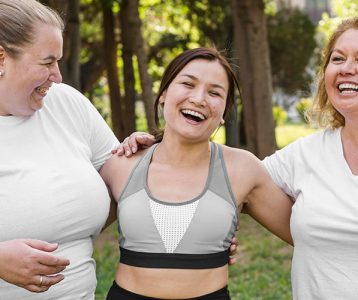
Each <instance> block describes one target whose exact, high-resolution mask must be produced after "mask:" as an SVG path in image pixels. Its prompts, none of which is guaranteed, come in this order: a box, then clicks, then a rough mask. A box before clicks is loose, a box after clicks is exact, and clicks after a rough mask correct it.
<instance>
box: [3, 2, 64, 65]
mask: <svg viewBox="0 0 358 300" xmlns="http://www.w3.org/2000/svg"><path fill="white" fill-rule="evenodd" d="M39 24H47V25H52V26H55V27H58V28H59V29H60V30H61V32H63V30H64V23H63V20H62V18H61V17H60V16H59V14H58V13H57V12H56V11H54V10H53V9H51V8H50V7H47V6H45V5H43V4H41V3H40V2H38V1H36V0H0V46H2V47H3V48H4V49H5V51H6V52H7V53H8V54H9V55H10V56H11V57H14V58H16V57H18V56H19V55H20V54H21V53H22V49H23V48H24V47H25V46H27V45H29V44H31V43H32V42H33V40H34V39H35V29H36V26H37V25H39Z"/></svg>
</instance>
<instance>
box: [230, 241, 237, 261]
mask: <svg viewBox="0 0 358 300" xmlns="http://www.w3.org/2000/svg"><path fill="white" fill-rule="evenodd" d="M236 252H237V239H236V237H233V239H232V240H231V245H230V251H229V265H234V264H236V261H237V260H236Z"/></svg>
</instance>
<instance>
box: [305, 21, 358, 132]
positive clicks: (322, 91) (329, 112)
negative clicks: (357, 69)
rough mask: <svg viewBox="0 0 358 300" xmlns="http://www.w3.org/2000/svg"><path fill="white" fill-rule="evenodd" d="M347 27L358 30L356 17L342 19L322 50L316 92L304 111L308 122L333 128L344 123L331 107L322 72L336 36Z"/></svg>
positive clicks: (336, 38) (324, 69) (327, 61)
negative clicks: (310, 106)
mask: <svg viewBox="0 0 358 300" xmlns="http://www.w3.org/2000/svg"><path fill="white" fill-rule="evenodd" d="M349 29H356V30H358V17H354V18H350V19H346V20H344V21H342V22H341V24H340V25H339V26H338V27H337V28H336V30H335V31H334V32H333V34H332V35H331V37H330V39H329V40H328V44H327V46H326V47H325V49H324V50H323V55H322V64H321V67H320V70H319V72H318V77H317V92H316V95H315V98H314V101H313V105H312V108H310V109H309V110H308V111H307V113H306V117H307V119H308V120H309V121H310V123H313V124H316V125H319V126H322V127H330V128H333V129H335V128H338V127H341V126H344V125H345V119H344V117H343V116H342V114H341V113H340V112H339V111H337V110H336V109H335V108H334V107H333V105H332V103H331V101H330V100H329V99H328V95H327V91H326V85H325V82H324V73H325V71H326V68H327V65H328V63H329V60H330V58H331V54H332V51H333V48H334V46H335V44H336V42H337V40H338V38H339V37H340V36H341V35H342V34H343V33H344V32H346V31H347V30H349Z"/></svg>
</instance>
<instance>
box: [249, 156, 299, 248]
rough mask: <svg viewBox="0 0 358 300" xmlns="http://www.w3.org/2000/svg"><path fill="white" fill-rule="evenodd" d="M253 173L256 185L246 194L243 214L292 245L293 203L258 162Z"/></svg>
mask: <svg viewBox="0 0 358 300" xmlns="http://www.w3.org/2000/svg"><path fill="white" fill-rule="evenodd" d="M255 173H256V178H257V184H256V186H255V187H254V188H253V189H252V190H251V192H250V193H249V194H248V197H247V202H246V203H245V206H244V212H246V213H248V214H249V215H250V216H251V217H252V218H253V219H255V220H256V221H257V222H259V223H260V224H261V225H263V226H264V227H266V228H267V229H268V230H270V231H271V232H272V233H274V234H275V235H277V236H278V237H279V238H281V239H282V240H284V241H286V242H287V243H289V244H291V245H293V240H292V236H291V232H290V217H291V210H292V206H293V201H292V200H291V199H290V198H289V197H288V196H287V195H286V194H285V193H284V192H283V191H282V190H281V189H280V188H279V187H278V186H277V185H276V184H275V183H274V182H273V180H272V179H271V177H270V175H269V174H268V172H267V170H266V169H265V167H264V166H263V164H262V163H261V162H259V161H258V164H257V167H256V168H255Z"/></svg>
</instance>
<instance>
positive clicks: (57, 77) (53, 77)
mask: <svg viewBox="0 0 358 300" xmlns="http://www.w3.org/2000/svg"><path fill="white" fill-rule="evenodd" d="M49 80H50V81H52V82H55V83H61V82H62V75H61V71H60V68H59V66H58V63H56V64H54V66H53V67H52V70H51V74H50V77H49Z"/></svg>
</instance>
